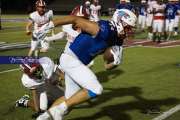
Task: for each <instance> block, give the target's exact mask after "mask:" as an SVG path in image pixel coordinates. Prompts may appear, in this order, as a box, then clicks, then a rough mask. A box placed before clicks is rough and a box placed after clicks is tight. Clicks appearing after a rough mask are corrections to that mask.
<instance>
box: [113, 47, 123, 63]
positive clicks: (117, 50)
mask: <svg viewBox="0 0 180 120" xmlns="http://www.w3.org/2000/svg"><path fill="white" fill-rule="evenodd" d="M122 51H123V48H122V46H113V47H112V49H111V53H112V54H113V58H114V61H113V64H114V65H119V64H120V63H121V61H122Z"/></svg>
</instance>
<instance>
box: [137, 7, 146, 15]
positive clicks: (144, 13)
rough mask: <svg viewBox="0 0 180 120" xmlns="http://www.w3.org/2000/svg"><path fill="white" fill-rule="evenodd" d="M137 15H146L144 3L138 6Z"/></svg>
mask: <svg viewBox="0 0 180 120" xmlns="http://www.w3.org/2000/svg"><path fill="white" fill-rule="evenodd" d="M139 15H142V16H146V6H145V5H141V6H140V7H139Z"/></svg>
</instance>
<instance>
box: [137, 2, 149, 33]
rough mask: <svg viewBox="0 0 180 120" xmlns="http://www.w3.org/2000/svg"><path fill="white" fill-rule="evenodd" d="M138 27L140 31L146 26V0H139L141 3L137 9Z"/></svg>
mask: <svg viewBox="0 0 180 120" xmlns="http://www.w3.org/2000/svg"><path fill="white" fill-rule="evenodd" d="M138 14H139V16H138V25H139V26H138V27H140V30H141V31H145V26H146V16H147V4H146V0H141V5H140V6H139V9H138Z"/></svg>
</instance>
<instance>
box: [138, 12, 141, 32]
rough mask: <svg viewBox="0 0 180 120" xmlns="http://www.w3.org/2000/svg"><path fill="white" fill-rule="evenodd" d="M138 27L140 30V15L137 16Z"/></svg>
mask: <svg viewBox="0 0 180 120" xmlns="http://www.w3.org/2000/svg"><path fill="white" fill-rule="evenodd" d="M138 29H140V30H141V15H139V16H138Z"/></svg>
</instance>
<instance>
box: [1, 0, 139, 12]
mask: <svg viewBox="0 0 180 120" xmlns="http://www.w3.org/2000/svg"><path fill="white" fill-rule="evenodd" d="M44 1H45V2H46V3H47V5H48V7H49V8H50V9H53V10H54V11H55V12H61V13H63V12H67V11H71V10H72V9H73V8H74V7H75V6H76V5H78V4H81V3H83V1H84V0H44ZM137 1H138V0H133V2H137ZM35 2H36V0H0V3H1V8H2V13H6V14H7V13H11V14H12V13H16V14H17V13H18V14H19V13H22V14H24V13H28V12H32V11H33V10H34V4H35ZM118 2H119V0H100V3H101V5H102V6H103V10H104V11H106V10H107V9H108V8H109V7H111V8H112V7H115V4H116V3H118Z"/></svg>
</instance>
